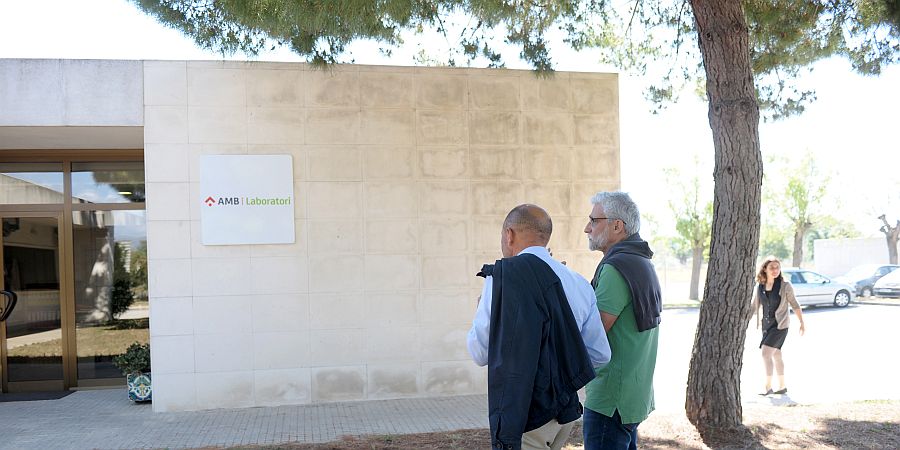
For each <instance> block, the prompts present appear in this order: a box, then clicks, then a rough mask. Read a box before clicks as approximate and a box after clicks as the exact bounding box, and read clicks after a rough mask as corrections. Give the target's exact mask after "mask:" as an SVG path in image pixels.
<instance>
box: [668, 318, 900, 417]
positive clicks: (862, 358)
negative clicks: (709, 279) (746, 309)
mask: <svg viewBox="0 0 900 450" xmlns="http://www.w3.org/2000/svg"><path fill="white" fill-rule="evenodd" d="M698 317H699V309H696V308H692V309H669V310H665V311H663V317H662V325H661V328H660V343H659V352H658V357H657V365H656V375H655V378H654V390H655V393H656V407H657V409H658V410H661V411H676V410H684V398H685V397H684V396H685V388H686V384H687V374H688V366H689V364H690V357H691V349H692V346H693V341H694V332H695V329H696V326H697V320H698ZM803 317H804V319H805V321H806V334H805V335H804V336H800V334H799V331H798V329H799V323H798V322H797V320H796V317H795V316H794V315H793V314H792V315H791V329H790V332H789V334H788V337H787V340H786V341H785V344H784V347H783V348H782V350H783V352H784V361H785V379H786V384H787V387H788V395H787V396H774V397H760V396H758V395H757V393H759V392H762V388H763V385H764V382H765V378H764V370H763V362H762V358H761V355H760V350H759V341H760V339H761V333H760V332H759V330H757V329H755V324H751V326H750V327H749V328H748V331H747V341H746V344H745V351H744V368H743V371H742V374H741V395H742V397H743V399H744V404H748V403H772V404H789V403H799V404H814V403H833V402H840V401H857V400H884V399H895V400H896V399H900V363H898V359H900V358H898V355H900V306H898V305H892V306H887V305H857V304H851V305H850V306H848V307H846V308H834V307H814V308H806V309H804V310H803ZM773 384H777V379H774V380H773ZM775 388H776V389H777V386H776V387H775Z"/></svg>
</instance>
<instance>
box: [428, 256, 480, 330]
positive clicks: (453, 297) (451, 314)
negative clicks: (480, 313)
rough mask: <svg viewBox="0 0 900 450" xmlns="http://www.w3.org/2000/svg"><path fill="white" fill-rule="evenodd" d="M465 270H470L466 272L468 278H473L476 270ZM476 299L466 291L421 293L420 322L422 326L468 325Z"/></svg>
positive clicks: (446, 290) (473, 312)
mask: <svg viewBox="0 0 900 450" xmlns="http://www.w3.org/2000/svg"><path fill="white" fill-rule="evenodd" d="M466 269H470V270H468V271H467V272H466V273H467V275H468V276H471V277H474V276H475V272H476V271H477V269H474V270H473V269H472V268H471V267H469V266H468V265H467V266H466ZM476 299H477V297H473V296H471V295H469V291H468V290H466V289H439V290H426V291H424V292H423V293H422V307H421V308H420V309H419V311H420V314H419V317H420V322H421V323H422V324H423V325H427V324H436V325H444V324H461V325H464V324H465V325H470V324H471V323H472V318H473V317H475V308H476V307H477V303H476Z"/></svg>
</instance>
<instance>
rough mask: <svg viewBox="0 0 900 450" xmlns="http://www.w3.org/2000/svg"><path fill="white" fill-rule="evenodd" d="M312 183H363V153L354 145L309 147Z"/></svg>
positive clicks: (310, 178)
mask: <svg viewBox="0 0 900 450" xmlns="http://www.w3.org/2000/svg"><path fill="white" fill-rule="evenodd" d="M306 148H307V150H308V153H307V158H308V161H307V165H308V168H309V175H308V178H309V180H311V181H362V152H361V150H360V148H359V147H357V146H353V145H308V146H307V147H306Z"/></svg>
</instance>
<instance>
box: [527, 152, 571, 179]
mask: <svg viewBox="0 0 900 450" xmlns="http://www.w3.org/2000/svg"><path fill="white" fill-rule="evenodd" d="M573 154H574V150H573V149H572V148H571V147H566V146H548V147H525V148H524V149H523V150H522V169H523V170H522V174H523V176H524V178H525V179H527V180H541V181H553V180H556V181H564V180H570V179H571V177H572V160H573Z"/></svg>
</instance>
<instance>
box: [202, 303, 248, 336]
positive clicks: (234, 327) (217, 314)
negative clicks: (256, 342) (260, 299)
mask: <svg viewBox="0 0 900 450" xmlns="http://www.w3.org/2000/svg"><path fill="white" fill-rule="evenodd" d="M193 306H194V311H193V316H194V334H196V335H201V334H223V333H238V334H247V335H249V334H250V333H251V332H252V330H253V328H252V326H253V325H252V322H251V321H249V320H247V318H248V317H250V302H249V301H248V300H247V298H246V297H244V296H237V295H231V296H224V295H223V296H216V297H194V301H193Z"/></svg>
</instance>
